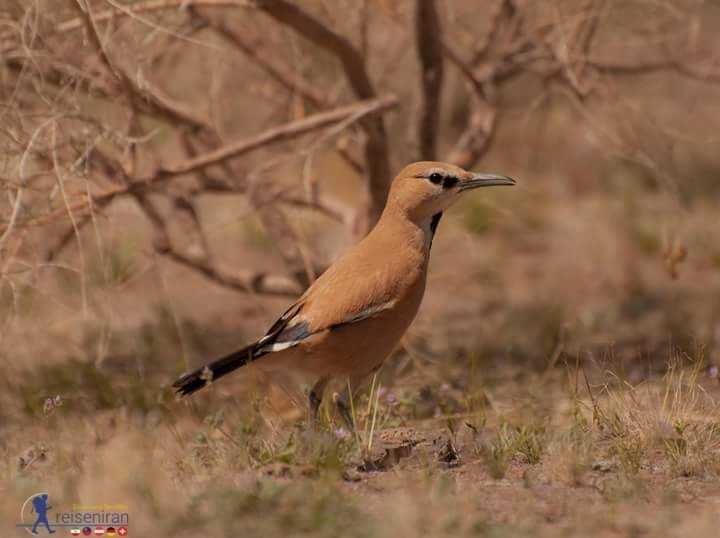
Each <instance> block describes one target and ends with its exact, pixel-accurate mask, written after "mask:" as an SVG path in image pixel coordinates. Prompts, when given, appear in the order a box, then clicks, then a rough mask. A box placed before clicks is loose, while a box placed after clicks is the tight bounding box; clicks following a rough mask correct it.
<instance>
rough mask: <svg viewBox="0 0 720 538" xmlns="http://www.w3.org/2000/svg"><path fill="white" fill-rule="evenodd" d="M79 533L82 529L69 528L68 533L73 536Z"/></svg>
mask: <svg viewBox="0 0 720 538" xmlns="http://www.w3.org/2000/svg"><path fill="white" fill-rule="evenodd" d="M81 533H82V531H81V530H80V529H70V534H72V535H73V536H80V534H81Z"/></svg>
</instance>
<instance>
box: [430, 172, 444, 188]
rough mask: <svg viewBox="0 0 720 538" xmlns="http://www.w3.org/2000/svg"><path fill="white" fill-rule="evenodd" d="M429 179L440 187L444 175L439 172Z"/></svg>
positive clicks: (431, 175)
mask: <svg viewBox="0 0 720 538" xmlns="http://www.w3.org/2000/svg"><path fill="white" fill-rule="evenodd" d="M428 179H429V180H430V181H431V182H432V183H435V185H438V184H439V183H440V182H441V181H442V180H443V175H442V174H441V173H439V172H433V173H432V174H430V175H429V176H428Z"/></svg>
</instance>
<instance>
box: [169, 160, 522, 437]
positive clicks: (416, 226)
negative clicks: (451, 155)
mask: <svg viewBox="0 0 720 538" xmlns="http://www.w3.org/2000/svg"><path fill="white" fill-rule="evenodd" d="M515 183H516V182H515V180H514V179H512V178H510V177H507V176H504V175H498V174H485V173H473V172H468V171H466V170H463V169H462V168H460V167H458V166H455V165H452V164H448V163H443V162H434V161H422V162H416V163H412V164H409V165H408V166H406V167H405V168H403V169H402V171H400V173H399V174H398V175H397V176H396V177H395V179H394V180H393V181H392V182H391V184H390V188H389V191H388V194H387V200H386V203H385V207H384V209H383V211H382V214H381V216H380V218H379V219H378V221H377V223H376V224H375V226H374V227H373V229H372V230H371V231H370V232H369V233H368V234H367V235H366V236H365V237H364V238H363V239H362V240H361V241H360V242H358V243H357V244H356V245H355V246H353V247H351V248H350V249H349V250H347V251H346V252H345V253H344V254H342V255H341V256H340V257H339V258H338V259H337V260H336V261H335V262H334V263H333V264H332V265H331V266H330V267H329V268H328V269H327V270H326V271H325V272H324V273H322V274H321V275H320V276H319V277H318V278H317V279H316V280H315V281H314V282H313V283H312V284H311V285H310V286H309V287H308V289H307V290H306V291H305V293H303V294H302V296H301V297H300V298H299V299H298V300H297V301H295V302H294V303H292V304H291V305H290V306H289V307H288V308H287V310H285V312H284V313H283V314H282V315H281V316H280V317H279V318H278V319H277V321H276V322H275V323H274V324H272V326H271V327H270V328H269V329H268V331H267V332H266V333H265V334H264V335H263V336H262V337H261V338H260V339H258V340H257V341H255V342H253V343H251V344H249V345H247V346H245V347H243V348H242V349H240V350H238V351H234V352H233V353H230V354H229V355H226V356H224V357H221V358H218V359H216V360H214V361H212V362H210V363H208V364H206V365H205V366H202V367H200V368H198V369H196V370H195V371H192V372H190V373H186V374H183V375H182V376H180V377H179V378H178V379H177V380H176V381H175V382H174V383H173V388H174V389H175V392H176V394H177V395H178V397H180V398H182V397H183V396H188V395H190V394H193V393H195V392H197V391H198V390H200V389H202V388H203V387H205V386H207V385H210V384H211V383H213V382H215V381H217V380H218V379H220V378H222V377H224V376H226V375H228V374H229V373H231V372H233V371H235V370H237V369H239V368H241V367H243V366H246V365H249V364H251V363H253V364H255V365H256V366H257V367H258V368H259V369H260V370H261V371H263V372H264V373H267V374H268V375H269V376H270V378H271V379H272V377H273V376H282V375H284V374H287V373H289V372H297V373H301V374H303V375H306V376H309V378H310V379H312V380H313V381H314V384H313V385H312V388H311V389H310V390H309V392H308V394H307V398H308V405H309V412H310V420H311V421H317V417H318V411H319V408H320V405H321V403H322V400H323V396H324V392H325V389H326V387H327V385H328V383H329V382H330V381H331V380H335V379H343V380H346V381H347V384H346V388H345V390H343V392H342V393H341V394H338V393H334V394H333V401H334V403H335V405H336V407H337V409H338V411H339V412H340V415H341V417H342V419H343V420H344V421H345V423H346V424H347V425H348V426H349V427H350V428H353V426H354V423H353V417H352V414H351V407H350V404H351V402H349V398H352V397H353V396H354V393H355V391H356V390H357V388H358V387H360V386H361V385H362V381H363V380H364V379H365V378H367V377H369V376H370V375H372V374H373V373H374V372H376V371H377V370H378V369H379V367H380V366H381V365H382V364H383V362H384V361H385V359H386V358H387V357H388V356H390V355H391V354H392V352H393V351H394V350H395V348H396V346H397V345H398V343H399V342H400V339H401V337H402V336H403V334H404V333H405V331H406V330H407V329H408V327H409V326H410V324H411V323H412V321H413V320H414V319H415V316H416V314H417V312H418V309H419V307H420V303H421V301H422V299H423V295H424V294H425V286H426V281H427V272H428V261H429V258H430V250H431V246H432V242H433V237H434V236H435V232H436V230H437V227H438V224H439V223H440V219H441V218H442V216H443V212H444V211H446V210H447V209H448V208H449V207H450V206H452V205H453V204H454V203H455V202H457V201H458V199H460V197H461V196H463V195H464V194H465V193H467V192H469V191H471V190H474V189H477V188H480V187H490V186H502V185H515Z"/></svg>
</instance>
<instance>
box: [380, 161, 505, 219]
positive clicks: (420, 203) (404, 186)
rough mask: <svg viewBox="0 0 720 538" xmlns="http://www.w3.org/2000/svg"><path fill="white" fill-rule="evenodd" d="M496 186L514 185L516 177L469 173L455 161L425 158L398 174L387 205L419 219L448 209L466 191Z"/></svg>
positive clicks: (391, 187)
mask: <svg viewBox="0 0 720 538" xmlns="http://www.w3.org/2000/svg"><path fill="white" fill-rule="evenodd" d="M496 185H515V180H514V179H511V178H509V177H507V176H499V175H496V174H481V173H475V172H468V171H466V170H463V169H462V168H460V167H458V166H455V165H452V164H447V163H442V162H433V161H422V162H417V163H413V164H410V165H408V166H406V167H405V168H403V169H402V171H401V172H400V173H399V174H398V175H397V176H396V177H395V179H394V180H393V182H392V185H391V186H390V192H389V194H388V204H389V205H392V206H393V207H395V208H397V209H400V210H401V211H403V212H404V213H405V214H407V215H408V216H409V217H410V218H412V219H413V220H414V221H416V222H420V221H423V220H425V219H428V218H430V217H432V216H433V215H436V214H437V213H441V212H442V211H444V210H446V209H447V208H448V207H450V206H451V205H452V204H454V203H455V202H456V201H457V200H458V199H459V198H460V196H461V195H462V193H463V192H466V191H469V190H471V189H476V188H478V187H493V186H496Z"/></svg>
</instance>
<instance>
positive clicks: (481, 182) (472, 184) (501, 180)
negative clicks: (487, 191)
mask: <svg viewBox="0 0 720 538" xmlns="http://www.w3.org/2000/svg"><path fill="white" fill-rule="evenodd" d="M497 185H515V180H514V179H512V178H510V177H507V176H499V175H497V174H473V175H472V177H471V178H470V179H466V180H465V181H462V182H461V183H460V190H461V191H468V190H470V189H477V188H478V187H494V186H497Z"/></svg>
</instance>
